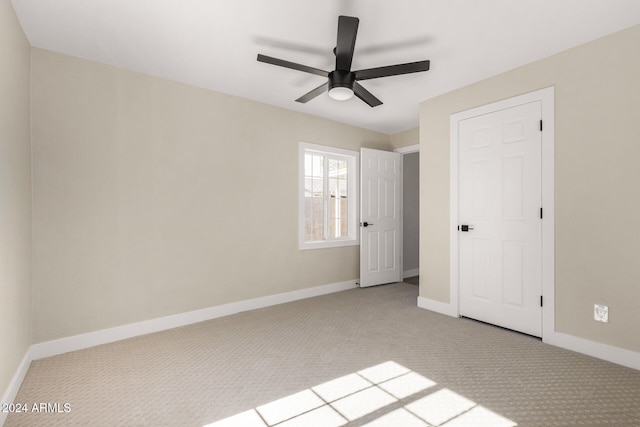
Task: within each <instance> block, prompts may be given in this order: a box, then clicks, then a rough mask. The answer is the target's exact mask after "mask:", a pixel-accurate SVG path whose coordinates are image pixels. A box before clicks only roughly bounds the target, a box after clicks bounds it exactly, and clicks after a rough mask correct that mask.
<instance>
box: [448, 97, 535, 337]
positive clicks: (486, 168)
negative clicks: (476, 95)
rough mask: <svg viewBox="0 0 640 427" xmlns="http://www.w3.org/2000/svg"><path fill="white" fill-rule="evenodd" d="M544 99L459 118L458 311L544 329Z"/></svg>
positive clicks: (494, 321) (518, 326)
mask: <svg viewBox="0 0 640 427" xmlns="http://www.w3.org/2000/svg"><path fill="white" fill-rule="evenodd" d="M540 120H541V102H540V101H536V102H531V103H527V104H524V105H520V106H517V107H513V108H508V109H504V110H500V111H496V112H492V113H489V114H484V115H481V116H477V117H472V118H469V119H466V120H462V121H460V122H459V124H458V126H459V128H458V135H459V139H458V141H459V162H460V163H459V224H460V231H459V232H458V236H459V281H460V314H461V315H463V316H466V317H470V318H474V319H478V320H481V321H485V322H489V323H492V324H495V325H499V326H503V327H506V328H509V329H513V330H517V331H521V332H524V333H527V334H530V335H535V336H542V308H541V295H542V278H541V277H542V235H541V232H542V224H541V222H542V221H541V214H542V211H541V206H542V204H541V203H542V201H541V199H542V189H541V188H542V185H541V182H542V181H541V179H542V178H541V164H542V163H541V162H542V158H541V144H542V137H541V130H540Z"/></svg>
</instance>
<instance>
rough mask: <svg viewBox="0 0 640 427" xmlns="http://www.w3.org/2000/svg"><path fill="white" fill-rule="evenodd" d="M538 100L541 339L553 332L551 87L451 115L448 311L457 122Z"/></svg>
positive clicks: (455, 284)
mask: <svg viewBox="0 0 640 427" xmlns="http://www.w3.org/2000/svg"><path fill="white" fill-rule="evenodd" d="M535 101H540V102H541V105H542V121H543V123H544V127H543V129H544V130H543V131H542V207H543V208H544V218H543V219H542V220H541V221H542V296H543V299H544V305H543V307H542V339H543V341H545V342H546V341H547V340H548V339H550V338H551V337H552V336H553V334H554V333H555V311H554V309H555V246H554V236H555V224H554V212H555V210H554V132H555V127H554V87H548V88H545V89H540V90H537V91H534V92H529V93H526V94H523V95H519V96H515V97H513V98H509V99H506V100H502V101H498V102H494V103H491V104H487V105H483V106H480V107H476V108H472V109H470V110H466V111H462V112H460V113H456V114H452V115H451V116H450V138H451V139H450V181H449V186H450V223H449V226H450V231H449V237H450V245H449V247H450V262H449V265H450V271H449V275H450V276H449V277H450V285H449V288H450V294H449V306H450V307H449V309H447V310H446V311H447V313H448V314H450V315H453V316H456V317H457V316H459V315H460V307H459V283H460V278H459V242H458V235H459V234H458V229H457V227H458V224H459V208H458V205H459V194H458V192H459V190H458V189H459V182H458V173H459V164H458V162H459V153H458V140H459V135H458V123H459V122H460V121H462V120H465V119H469V118H472V117H477V116H481V115H484V114H489V113H493V112H496V111H500V110H505V109H509V108H513V107H517V106H520V105H523V104H528V103H531V102H535Z"/></svg>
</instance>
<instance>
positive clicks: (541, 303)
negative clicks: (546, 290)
mask: <svg viewBox="0 0 640 427" xmlns="http://www.w3.org/2000/svg"><path fill="white" fill-rule="evenodd" d="M540 307H543V301H542V295H540Z"/></svg>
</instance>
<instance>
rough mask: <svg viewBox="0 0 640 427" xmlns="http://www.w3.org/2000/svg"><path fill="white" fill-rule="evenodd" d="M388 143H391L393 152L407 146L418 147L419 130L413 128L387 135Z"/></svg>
mask: <svg viewBox="0 0 640 427" xmlns="http://www.w3.org/2000/svg"><path fill="white" fill-rule="evenodd" d="M389 142H390V143H391V148H392V149H394V150H395V149H396V148H401V147H408V146H409V145H418V144H420V129H419V128H414V129H409V130H406V131H404V132H398V133H394V134H393V135H389Z"/></svg>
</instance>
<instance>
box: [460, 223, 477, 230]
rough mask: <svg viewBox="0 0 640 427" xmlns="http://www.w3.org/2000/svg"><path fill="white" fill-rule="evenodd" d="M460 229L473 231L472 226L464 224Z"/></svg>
mask: <svg viewBox="0 0 640 427" xmlns="http://www.w3.org/2000/svg"><path fill="white" fill-rule="evenodd" d="M458 229H459V230H460V231H469V230H473V227H471V226H470V225H466V224H463V225H461V226H460V227H459V228H458Z"/></svg>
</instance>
